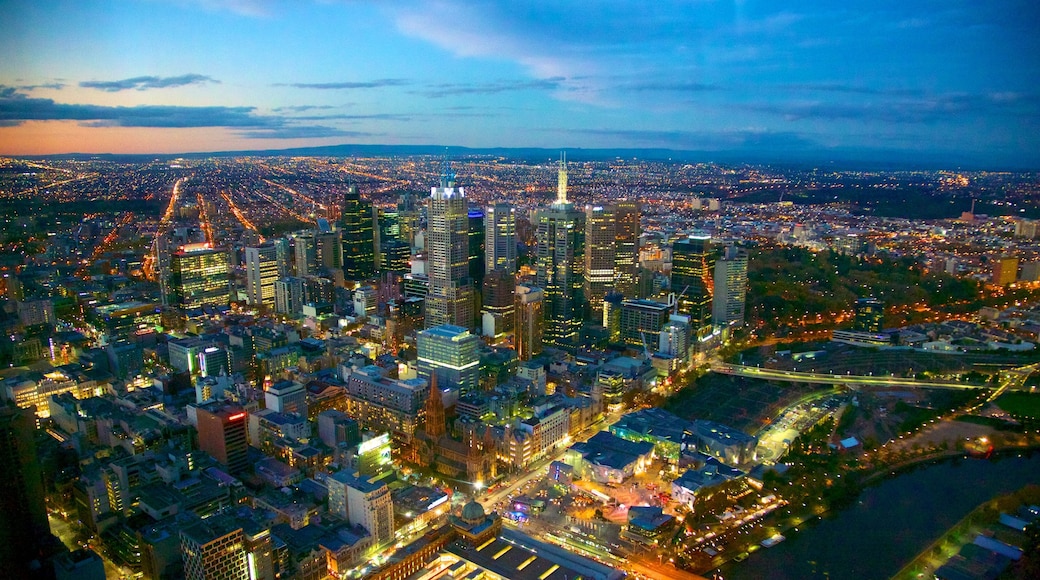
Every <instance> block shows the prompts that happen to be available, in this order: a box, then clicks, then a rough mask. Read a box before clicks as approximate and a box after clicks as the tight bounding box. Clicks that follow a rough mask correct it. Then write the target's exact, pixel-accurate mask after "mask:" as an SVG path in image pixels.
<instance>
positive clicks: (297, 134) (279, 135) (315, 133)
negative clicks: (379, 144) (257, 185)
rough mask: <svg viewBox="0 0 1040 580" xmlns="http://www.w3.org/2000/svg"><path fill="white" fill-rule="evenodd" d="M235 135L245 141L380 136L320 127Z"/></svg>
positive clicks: (300, 127) (270, 130)
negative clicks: (243, 138)
mask: <svg viewBox="0 0 1040 580" xmlns="http://www.w3.org/2000/svg"><path fill="white" fill-rule="evenodd" d="M236 133H237V134H238V135H239V136H241V137H245V138H246V139H324V138H329V137H372V136H376V135H380V133H367V132H364V131H346V130H343V129H337V128H335V127H323V126H321V125H308V126H285V127H274V128H264V129H249V130H244V131H236Z"/></svg>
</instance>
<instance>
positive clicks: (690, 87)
mask: <svg viewBox="0 0 1040 580" xmlns="http://www.w3.org/2000/svg"><path fill="white" fill-rule="evenodd" d="M617 88H619V89H622V90H628V91H636V92H650V91H661V92H673V91H674V92H682V93H694V92H704V91H719V90H722V87H720V86H719V85H714V84H708V83H699V82H695V81H646V82H638V83H630V84H621V85H618V87H617Z"/></svg>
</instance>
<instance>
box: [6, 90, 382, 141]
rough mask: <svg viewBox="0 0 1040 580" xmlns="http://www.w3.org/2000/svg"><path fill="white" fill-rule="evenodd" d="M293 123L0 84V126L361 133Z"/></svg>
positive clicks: (249, 111)
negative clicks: (56, 95)
mask: <svg viewBox="0 0 1040 580" xmlns="http://www.w3.org/2000/svg"><path fill="white" fill-rule="evenodd" d="M297 120H298V119H296V118H293V117H284V116H276V115H258V114H257V113H256V108H255V107H184V106H174V105H140V106H135V107H110V106H104V105H80V104H67V103H56V102H54V100H53V99H40V98H33V97H29V96H27V95H25V94H24V93H20V92H18V90H17V89H16V88H15V87H7V86H0V126H5V127H11V126H15V125H19V124H21V123H24V122H26V121H78V122H79V123H80V124H81V125H83V126H86V127H148V128H177V129H183V128H200V127H227V128H232V129H236V130H238V132H239V134H240V135H242V136H244V137H247V138H251V139H254V138H255V139H303V138H308V137H310V138H320V137H356V136H362V135H365V134H362V133H359V132H357V131H345V130H341V129H337V128H334V127H326V126H321V125H299V124H296V121H297Z"/></svg>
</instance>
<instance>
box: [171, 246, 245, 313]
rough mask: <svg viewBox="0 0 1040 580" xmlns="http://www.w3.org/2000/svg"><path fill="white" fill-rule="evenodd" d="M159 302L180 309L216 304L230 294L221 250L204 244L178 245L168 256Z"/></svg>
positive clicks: (227, 275) (223, 302)
mask: <svg viewBox="0 0 1040 580" xmlns="http://www.w3.org/2000/svg"><path fill="white" fill-rule="evenodd" d="M164 288H165V289H166V293H165V294H164V295H163V304H166V305H168V306H178V307H181V308H195V307H198V306H206V305H210V306H220V305H224V304H227V303H228V297H229V295H230V265H229V263H228V256H227V253H226V252H225V251H224V250H218V249H215V248H211V247H210V246H209V245H208V244H189V245H186V246H182V247H181V248H180V249H179V250H177V251H176V252H173V254H171V255H170V260H169V277H168V280H167V283H166V284H165V285H164Z"/></svg>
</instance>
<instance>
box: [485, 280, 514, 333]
mask: <svg viewBox="0 0 1040 580" xmlns="http://www.w3.org/2000/svg"><path fill="white" fill-rule="evenodd" d="M515 292H516V276H514V275H513V274H511V273H509V272H506V271H505V270H504V269H502V268H496V269H494V270H491V271H490V272H488V275H487V276H486V277H485V278H484V292H483V296H482V298H483V306H482V310H481V312H482V319H481V330H482V334H483V335H484V336H487V337H491V338H492V339H496V338H501V337H502V336H503V335H505V334H508V333H510V332H512V331H513V323H514V320H513V319H514V318H515V315H514V312H515V308H516V306H515V305H514V304H513V302H514V299H513V296H514V294H515Z"/></svg>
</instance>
